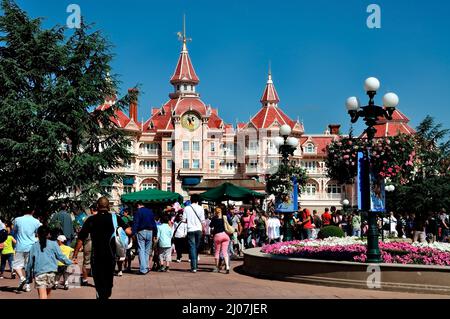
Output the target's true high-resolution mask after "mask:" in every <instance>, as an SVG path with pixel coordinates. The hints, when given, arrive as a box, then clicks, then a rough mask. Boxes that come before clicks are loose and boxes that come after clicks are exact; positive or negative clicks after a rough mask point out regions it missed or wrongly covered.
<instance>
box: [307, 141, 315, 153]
mask: <svg viewBox="0 0 450 319" xmlns="http://www.w3.org/2000/svg"><path fill="white" fill-rule="evenodd" d="M315 152H316V148H315V147H314V144H313V143H308V144H307V145H306V146H305V153H310V154H311V153H315Z"/></svg>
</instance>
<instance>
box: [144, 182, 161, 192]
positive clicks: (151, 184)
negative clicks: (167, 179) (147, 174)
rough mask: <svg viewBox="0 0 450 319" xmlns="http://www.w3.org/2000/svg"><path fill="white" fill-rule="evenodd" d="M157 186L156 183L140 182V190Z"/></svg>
mask: <svg viewBox="0 0 450 319" xmlns="http://www.w3.org/2000/svg"><path fill="white" fill-rule="evenodd" d="M157 188H158V184H157V183H142V185H141V189H142V190H146V189H157Z"/></svg>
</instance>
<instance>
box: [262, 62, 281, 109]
mask: <svg viewBox="0 0 450 319" xmlns="http://www.w3.org/2000/svg"><path fill="white" fill-rule="evenodd" d="M278 102H280V98H279V97H278V93H277V90H276V89H275V86H274V85H273V81H272V69H271V63H270V62H269V75H268V77H267V83H266V88H265V89H264V93H263V95H262V97H261V103H262V104H263V106H271V105H273V106H278V105H277V104H278Z"/></svg>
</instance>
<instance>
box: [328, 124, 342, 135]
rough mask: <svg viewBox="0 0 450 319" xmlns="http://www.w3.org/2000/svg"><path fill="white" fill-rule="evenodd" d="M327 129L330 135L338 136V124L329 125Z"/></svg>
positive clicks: (339, 126)
mask: <svg viewBox="0 0 450 319" xmlns="http://www.w3.org/2000/svg"><path fill="white" fill-rule="evenodd" d="M328 127H329V129H330V134H331V135H339V129H340V128H341V125H340V124H330V125H328Z"/></svg>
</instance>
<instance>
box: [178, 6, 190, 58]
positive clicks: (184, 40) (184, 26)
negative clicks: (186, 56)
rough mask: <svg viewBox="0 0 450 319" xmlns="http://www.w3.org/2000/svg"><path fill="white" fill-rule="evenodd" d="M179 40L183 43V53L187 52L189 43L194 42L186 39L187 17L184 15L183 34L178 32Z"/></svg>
mask: <svg viewBox="0 0 450 319" xmlns="http://www.w3.org/2000/svg"><path fill="white" fill-rule="evenodd" d="M177 35H178V40H179V41H182V42H183V52H187V46H186V42H187V41H192V39H191V38H188V37H186V15H185V14H183V32H177Z"/></svg>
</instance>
